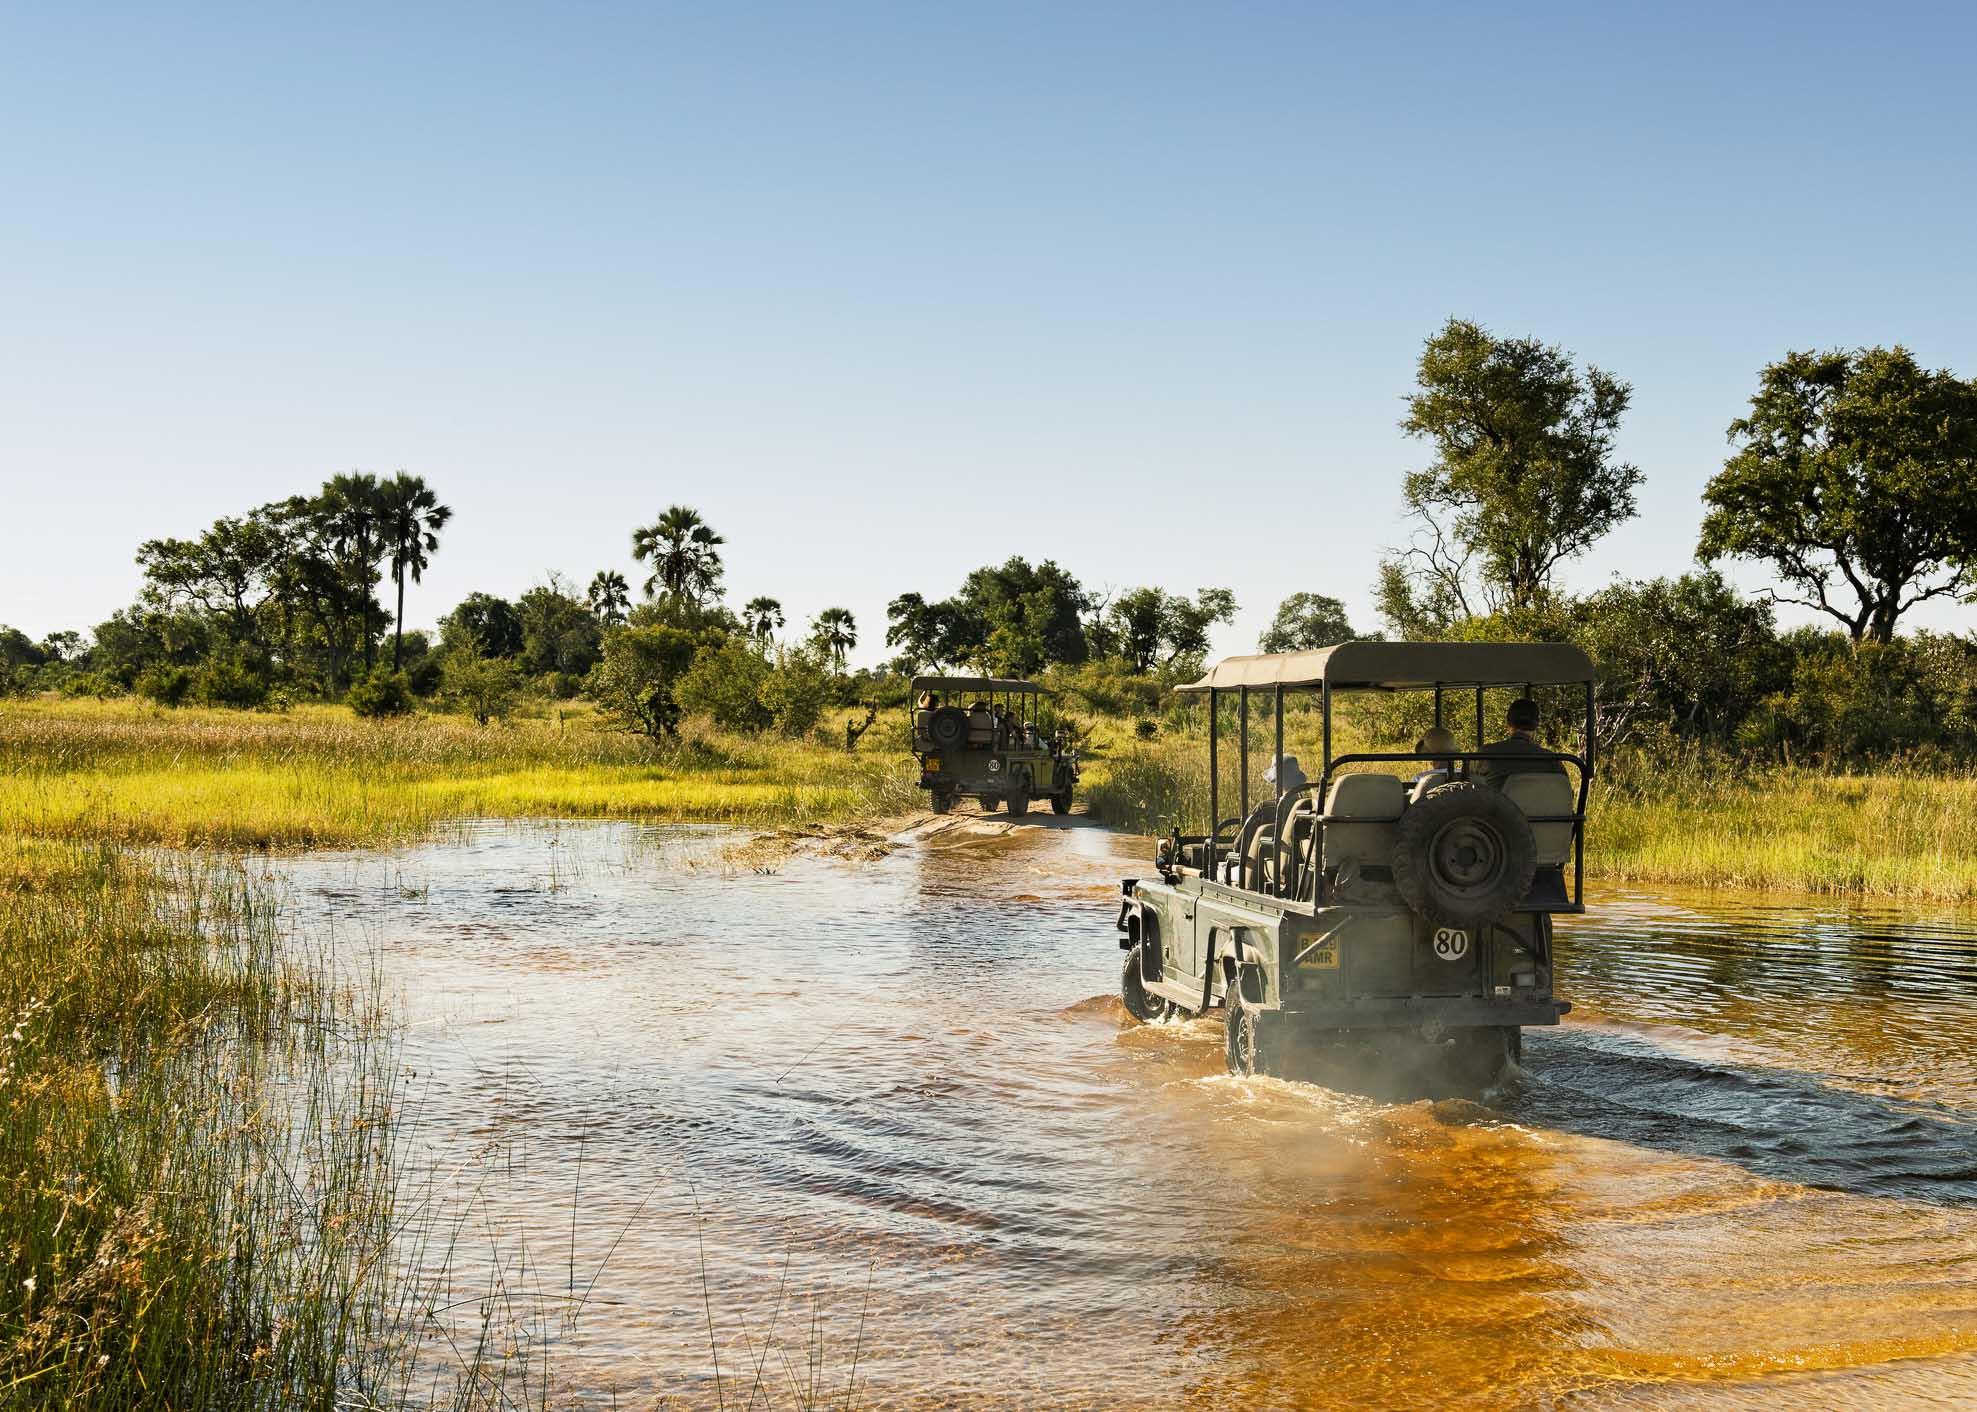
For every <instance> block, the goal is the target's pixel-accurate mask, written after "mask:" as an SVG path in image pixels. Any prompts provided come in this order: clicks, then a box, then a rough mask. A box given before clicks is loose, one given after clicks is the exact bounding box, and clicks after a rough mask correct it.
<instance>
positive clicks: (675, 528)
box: [632, 505, 727, 607]
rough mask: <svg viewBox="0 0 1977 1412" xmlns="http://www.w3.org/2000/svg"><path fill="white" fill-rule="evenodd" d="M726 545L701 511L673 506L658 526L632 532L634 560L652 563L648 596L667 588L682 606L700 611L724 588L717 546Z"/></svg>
mask: <svg viewBox="0 0 1977 1412" xmlns="http://www.w3.org/2000/svg"><path fill="white" fill-rule="evenodd" d="M726 543H727V541H726V540H725V539H722V538H721V536H720V535H718V534H716V533H714V530H713V527H712V526H710V525H709V524H708V523H707V522H706V521H705V520H703V519H701V518H700V512H699V511H698V510H695V509H693V508H691V507H690V506H686V505H673V506H669V507H668V508H667V510H666V512H665V513H664V514H663V515H661V516H660V517H659V519H658V521H657V523H655V524H650V525H645V526H643V527H641V528H639V529H635V530H633V531H632V558H634V559H638V560H641V561H643V560H647V559H649V560H651V561H652V576H651V577H650V578H648V579H646V581H645V596H646V597H648V598H650V597H652V596H653V594H655V593H656V592H657V591H658V590H659V589H660V588H661V587H663V588H664V589H665V590H666V592H667V593H668V594H669V595H671V596H672V597H673V598H674V599H675V600H677V601H678V602H680V603H684V604H691V605H692V606H694V607H699V606H700V605H701V604H703V603H704V602H705V601H706V600H707V599H708V598H709V597H710V596H711V595H712V594H713V593H714V592H715V590H716V589H718V588H719V587H720V583H721V555H720V552H719V550H718V548H717V546H719V545H722V544H726Z"/></svg>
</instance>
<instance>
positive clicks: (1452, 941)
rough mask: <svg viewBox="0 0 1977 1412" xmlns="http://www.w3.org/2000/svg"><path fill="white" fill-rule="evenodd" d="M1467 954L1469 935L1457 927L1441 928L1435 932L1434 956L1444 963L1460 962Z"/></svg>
mask: <svg viewBox="0 0 1977 1412" xmlns="http://www.w3.org/2000/svg"><path fill="white" fill-rule="evenodd" d="M1468 954H1469V933H1468V932H1465V931H1463V930H1462V929H1461V928H1459V927H1442V928H1440V929H1439V930H1437V931H1436V932H1435V955H1437V956H1439V957H1441V958H1442V960H1444V961H1460V960H1461V959H1462V958H1463V957H1464V956H1467V955H1468Z"/></svg>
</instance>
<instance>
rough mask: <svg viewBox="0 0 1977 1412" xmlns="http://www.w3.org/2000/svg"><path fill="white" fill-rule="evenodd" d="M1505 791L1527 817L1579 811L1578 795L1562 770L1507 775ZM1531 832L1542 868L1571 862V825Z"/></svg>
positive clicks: (1542, 826) (1541, 826)
mask: <svg viewBox="0 0 1977 1412" xmlns="http://www.w3.org/2000/svg"><path fill="white" fill-rule="evenodd" d="M1503 792H1504V796H1505V797H1506V798H1508V799H1509V800H1510V802H1511V803H1513V804H1515V805H1516V806H1517V807H1518V808H1519V809H1522V810H1523V811H1524V813H1525V815H1526V817H1537V816H1543V815H1546V814H1573V813H1577V812H1578V808H1579V792H1578V790H1576V789H1574V788H1573V787H1572V781H1571V780H1569V779H1567V778H1566V777H1565V775H1564V773H1563V772H1562V771H1561V772H1559V773H1557V774H1553V773H1551V772H1549V771H1546V772H1544V773H1538V772H1536V771H1527V772H1526V773H1523V774H1516V775H1505V776H1504V777H1503ZM1531 832H1532V833H1533V834H1534V835H1536V837H1537V841H1538V866H1539V867H1541V868H1548V867H1558V866H1561V865H1563V864H1565V863H1569V862H1571V861H1572V825H1570V824H1533V825H1531Z"/></svg>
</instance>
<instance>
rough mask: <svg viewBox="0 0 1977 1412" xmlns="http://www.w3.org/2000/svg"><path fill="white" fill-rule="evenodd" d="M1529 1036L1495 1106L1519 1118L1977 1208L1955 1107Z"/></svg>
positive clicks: (1863, 1190)
mask: <svg viewBox="0 0 1977 1412" xmlns="http://www.w3.org/2000/svg"><path fill="white" fill-rule="evenodd" d="M1525 1046H1526V1048H1525V1059H1524V1068H1525V1075H1526V1076H1525V1078H1524V1079H1523V1080H1522V1082H1521V1083H1520V1084H1518V1085H1517V1087H1516V1088H1515V1090H1514V1091H1512V1092H1510V1093H1508V1094H1506V1095H1504V1096H1502V1097H1501V1098H1500V1099H1499V1100H1498V1101H1497V1102H1496V1103H1495V1104H1494V1105H1493V1106H1494V1107H1495V1108H1496V1110H1497V1111H1498V1112H1500V1113H1501V1114H1502V1115H1503V1116H1504V1117H1506V1118H1509V1119H1511V1120H1512V1121H1515V1122H1519V1123H1527V1124H1531V1125H1533V1126H1542V1127H1547V1128H1554V1129H1557V1130H1559V1131H1561V1132H1566V1133H1571V1134H1573V1135H1574V1136H1578V1137H1588V1138H1599V1139H1604V1140H1607V1141H1611V1142H1625V1143H1631V1144H1633V1145H1635V1146H1639V1147H1645V1148H1651V1149H1655V1150H1660V1151H1665V1152H1672V1153H1679V1154H1682V1155H1686V1156H1691V1157H1701V1158H1708V1159H1714V1160H1716V1161H1721V1162H1728V1163H1732V1164H1734V1165H1736V1166H1739V1167H1741V1168H1743V1169H1744V1170H1746V1171H1748V1172H1750V1173H1752V1174H1754V1175H1756V1176H1760V1177H1765V1178H1769V1179H1771V1180H1774V1181H1788V1182H1795V1183H1798V1184H1800V1185H1803V1186H1808V1187H1815V1188H1820V1189H1824V1190H1830V1191H1838V1192H1844V1193H1847V1194H1850V1195H1857V1196H1875V1197H1888V1198H1894V1199H1905V1200H1911V1201H1923V1202H1928V1203H1931V1204H1934V1205H1943V1206H1977V1122H1973V1121H1972V1120H1971V1118H1970V1117H1969V1116H1968V1115H1967V1114H1964V1113H1962V1112H1959V1111H1957V1110H1954V1109H1951V1108H1947V1107H1941V1106H1938V1105H1934V1104H1928V1103H1915V1102H1908V1101H1904V1100H1900V1099H1894V1098H1884V1097H1877V1096H1876V1095H1874V1094H1869V1093H1861V1092H1859V1091H1857V1090H1853V1089H1848V1088H1843V1087H1839V1086H1836V1085H1835V1084H1834V1083H1832V1082H1831V1081H1830V1080H1829V1079H1827V1078H1826V1077H1825V1076H1822V1075H1819V1074H1813V1073H1806V1072H1803V1071H1800V1070H1794V1069H1770V1068H1751V1067H1742V1066H1736V1065H1729V1064H1721V1063H1709V1062H1706V1061H1703V1060H1700V1059H1696V1058H1691V1057H1688V1056H1684V1055H1681V1054H1677V1053H1673V1052H1670V1051H1669V1050H1666V1049H1662V1048H1659V1047H1657V1046H1655V1045H1652V1044H1650V1043H1648V1042H1646V1041H1644V1040H1641V1039H1638V1038H1636V1037H1634V1036H1631V1035H1623V1034H1615V1033H1610V1032H1604V1031H1600V1030H1596V1029H1592V1028H1581V1027H1577V1026H1574V1027H1571V1028H1568V1029H1564V1030H1560V1031H1558V1032H1556V1033H1550V1032H1544V1031H1535V1032H1534V1031H1529V1030H1527V1031H1526V1032H1525Z"/></svg>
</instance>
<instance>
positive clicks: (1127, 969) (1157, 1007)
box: [1119, 946, 1172, 1025]
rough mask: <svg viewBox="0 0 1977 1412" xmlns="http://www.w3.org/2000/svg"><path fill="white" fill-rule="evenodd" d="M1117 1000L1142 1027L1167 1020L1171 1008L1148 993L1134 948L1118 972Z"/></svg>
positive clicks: (1137, 951)
mask: <svg viewBox="0 0 1977 1412" xmlns="http://www.w3.org/2000/svg"><path fill="white" fill-rule="evenodd" d="M1119 998H1120V999H1121V1000H1123V1001H1125V1002H1126V1013H1127V1014H1128V1015H1131V1016H1132V1017H1133V1018H1134V1019H1135V1020H1138V1021H1139V1022H1140V1023H1141V1024H1143V1025H1149V1024H1152V1023H1153V1022H1154V1021H1155V1020H1164V1019H1166V1018H1167V1012H1168V1010H1170V1009H1171V1008H1172V1007H1171V1006H1169V1005H1168V1003H1167V1002H1166V1001H1164V1000H1162V999H1161V998H1160V997H1159V996H1157V995H1153V994H1150V993H1148V991H1147V988H1146V982H1145V981H1143V980H1141V979H1140V952H1139V948H1138V947H1137V946H1136V947H1134V948H1133V949H1132V950H1131V951H1129V952H1127V953H1126V964H1125V965H1124V966H1123V967H1122V968H1121V969H1120V971H1119Z"/></svg>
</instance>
